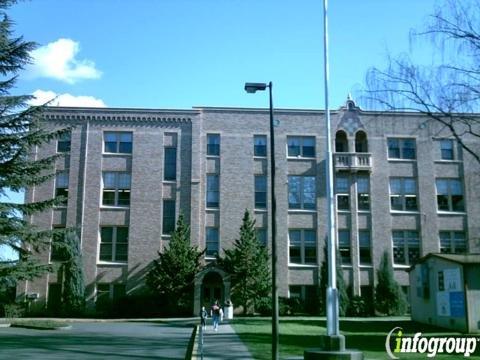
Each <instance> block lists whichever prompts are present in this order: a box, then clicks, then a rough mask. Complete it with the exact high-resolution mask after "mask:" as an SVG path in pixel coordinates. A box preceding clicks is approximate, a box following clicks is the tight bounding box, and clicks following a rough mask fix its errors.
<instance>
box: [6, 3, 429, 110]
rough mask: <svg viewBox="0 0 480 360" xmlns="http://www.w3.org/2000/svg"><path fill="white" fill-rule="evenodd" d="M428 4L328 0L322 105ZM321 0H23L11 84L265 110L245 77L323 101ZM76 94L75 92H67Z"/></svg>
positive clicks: (118, 98)
mask: <svg viewBox="0 0 480 360" xmlns="http://www.w3.org/2000/svg"><path fill="white" fill-rule="evenodd" d="M433 3H434V0H421V1H418V0H403V1H393V0H390V1H389V0H363V1H358V0H357V1H354V0H331V1H330V4H329V22H330V29H329V30H330V49H331V53H330V67H331V90H330V91H331V104H332V108H337V107H339V106H340V105H341V104H343V102H344V101H345V99H346V97H347V94H348V93H349V92H352V93H353V94H355V93H356V92H357V91H358V89H360V88H361V86H362V84H363V81H364V77H365V73H366V71H367V69H368V68H369V67H371V66H380V67H381V66H382V65H383V64H385V58H386V54H387V51H390V52H391V53H392V54H398V53H400V52H404V51H408V50H409V40H408V33H409V30H410V29H411V28H413V27H418V26H420V25H421V24H422V22H423V21H424V20H425V18H426V16H427V15H428V14H429V13H431V12H432V10H433ZM322 9H323V2H322V0H300V1H287V0H276V1H274V0H137V1H120V0H102V1H94V0H62V1H58V0H32V1H26V2H21V3H19V4H17V5H15V6H14V7H13V8H12V9H11V11H10V16H11V17H12V18H13V20H14V21H15V22H16V32H17V33H18V34H22V35H24V36H25V38H26V39H27V40H33V41H36V42H37V43H38V44H39V45H40V46H41V47H40V48H39V49H38V50H37V51H36V52H35V53H34V54H33V55H34V57H35V59H36V65H35V66H33V67H31V68H29V69H28V70H27V71H26V72H24V73H22V76H21V78H20V81H19V84H18V88H17V89H16V91H18V92H21V93H35V94H36V95H37V96H38V98H39V99H38V101H41V100H44V99H46V98H48V96H52V95H53V94H57V95H61V94H68V95H70V96H68V95H65V96H61V97H60V98H59V99H60V100H59V101H60V103H61V104H66V105H68V104H78V105H93V106H103V105H106V106H111V107H139V108H182V109H189V108H191V107H192V106H245V107H257V106H259V107H266V106H267V105H268V103H267V98H266V97H265V96H261V95H259V94H257V95H254V96H252V95H247V94H245V92H244V91H243V84H244V82H245V81H256V82H267V81H270V80H271V81H273V83H274V105H275V106H276V107H281V108H314V109H319V108H323V107H324V98H323V96H324V92H323V14H322V11H323V10H322ZM79 96H83V98H78V97H79Z"/></svg>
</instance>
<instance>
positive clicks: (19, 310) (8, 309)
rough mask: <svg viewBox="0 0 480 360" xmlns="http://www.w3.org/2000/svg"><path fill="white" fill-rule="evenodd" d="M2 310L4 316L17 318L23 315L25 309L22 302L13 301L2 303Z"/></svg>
mask: <svg viewBox="0 0 480 360" xmlns="http://www.w3.org/2000/svg"><path fill="white" fill-rule="evenodd" d="M3 310H4V312H5V317H6V318H19V317H23V316H24V315H25V310H26V309H25V305H24V304H19V303H15V304H5V305H3Z"/></svg>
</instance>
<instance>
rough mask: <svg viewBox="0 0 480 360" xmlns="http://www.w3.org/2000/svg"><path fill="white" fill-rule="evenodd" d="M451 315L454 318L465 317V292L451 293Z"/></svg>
mask: <svg viewBox="0 0 480 360" xmlns="http://www.w3.org/2000/svg"><path fill="white" fill-rule="evenodd" d="M449 295H450V315H451V316H452V317H464V316H465V296H464V294H463V291H453V292H450V294H449Z"/></svg>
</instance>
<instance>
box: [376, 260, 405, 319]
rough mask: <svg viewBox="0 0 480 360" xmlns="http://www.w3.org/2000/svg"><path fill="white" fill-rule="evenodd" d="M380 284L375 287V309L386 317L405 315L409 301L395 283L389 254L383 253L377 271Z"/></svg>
mask: <svg viewBox="0 0 480 360" xmlns="http://www.w3.org/2000/svg"><path fill="white" fill-rule="evenodd" d="M377 277H378V283H377V286H376V287H375V307H376V309H377V311H379V312H380V313H382V314H386V315H403V314H405V311H406V309H407V299H406V297H405V294H404V293H403V291H402V289H401V288H400V285H399V284H398V283H397V282H396V281H395V277H394V274H393V267H392V265H391V262H390V257H389V255H388V252H386V251H385V252H384V253H383V257H382V260H381V261H380V267H379V269H378V270H377Z"/></svg>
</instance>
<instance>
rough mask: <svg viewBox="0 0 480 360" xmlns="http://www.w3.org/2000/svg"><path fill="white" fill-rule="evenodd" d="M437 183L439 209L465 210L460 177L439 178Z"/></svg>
mask: <svg viewBox="0 0 480 360" xmlns="http://www.w3.org/2000/svg"><path fill="white" fill-rule="evenodd" d="M435 183H436V185H437V206H438V210H439V211H465V204H464V202H463V188H462V183H461V181H460V180H459V179H437V180H436V181H435Z"/></svg>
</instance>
